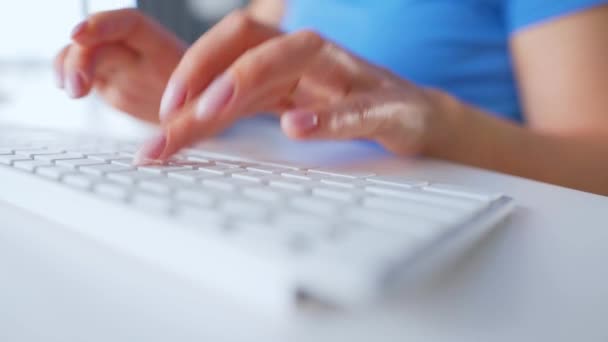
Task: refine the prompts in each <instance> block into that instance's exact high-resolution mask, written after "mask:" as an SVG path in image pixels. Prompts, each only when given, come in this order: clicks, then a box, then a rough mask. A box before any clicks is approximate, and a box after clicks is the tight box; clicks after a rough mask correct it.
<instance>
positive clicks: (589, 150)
mask: <svg viewBox="0 0 608 342" xmlns="http://www.w3.org/2000/svg"><path fill="white" fill-rule="evenodd" d="M438 96H439V98H440V100H439V102H440V103H441V105H440V106H442V111H441V112H443V114H439V115H442V116H443V117H442V118H441V120H435V121H434V122H436V123H434V124H433V125H434V127H432V129H433V131H434V136H433V139H431V143H429V146H428V150H427V154H428V155H430V156H434V157H438V158H442V159H447V160H451V161H455V162H459V163H463V164H468V165H472V166H477V167H482V168H486V169H491V170H496V171H500V172H504V173H509V174H513V175H517V176H521V177H526V178H531V179H536V180H539V181H544V182H548V183H553V184H558V185H562V186H566V187H571V188H577V189H580V190H584V191H589V192H595V193H601V194H608V137H607V136H602V135H601V134H596V135H594V136H592V135H591V134H589V135H588V136H583V135H582V134H572V135H571V136H566V135H559V136H558V135H551V134H543V133H539V132H537V131H535V130H533V129H531V128H527V127H522V126H518V125H515V124H513V123H511V122H507V121H504V120H501V119H498V118H496V117H493V116H491V115H489V114H488V113H484V112H483V111H481V110H479V109H476V108H473V107H470V106H467V105H464V104H462V103H460V102H458V101H456V100H454V99H452V98H451V97H448V96H445V95H438Z"/></svg>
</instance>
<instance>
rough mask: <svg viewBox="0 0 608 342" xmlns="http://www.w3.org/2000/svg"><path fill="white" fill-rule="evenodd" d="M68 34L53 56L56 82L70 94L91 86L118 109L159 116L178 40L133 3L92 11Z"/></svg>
mask: <svg viewBox="0 0 608 342" xmlns="http://www.w3.org/2000/svg"><path fill="white" fill-rule="evenodd" d="M72 40H73V42H72V43H71V44H70V45H68V46H66V47H65V48H64V49H63V50H62V51H61V52H60V53H59V54H58V55H57V57H56V59H55V63H54V69H55V73H56V75H57V76H56V78H57V85H58V86H59V87H60V88H63V89H65V90H66V92H67V93H68V95H69V96H71V97H73V98H81V97H84V96H86V95H87V94H89V93H90V91H91V90H92V89H95V90H96V91H97V92H98V93H99V94H100V95H101V96H102V97H103V98H104V100H105V101H106V102H107V103H109V104H110V105H112V106H113V107H115V108H117V109H118V110H121V111H123V112H126V113H129V114H131V115H133V116H135V117H137V118H140V119H143V120H146V121H149V122H158V109H159V106H160V99H161V96H162V94H163V92H164V90H165V86H166V85H167V81H168V79H169V77H170V76H171V73H172V72H173V70H174V69H175V67H176V66H177V64H178V63H179V61H180V60H181V58H182V56H183V55H184V53H185V51H186V44H185V43H184V42H183V41H181V40H180V39H179V38H177V37H176V36H175V35H173V34H172V33H170V32H169V31H167V30H166V29H164V28H163V27H162V26H161V25H160V24H158V23H156V22H155V21H153V20H152V19H150V18H148V17H146V16H145V15H143V14H142V13H141V12H139V11H137V10H135V9H123V10H116V11H108V12H101V13H97V14H94V15H92V16H91V17H89V18H88V19H87V20H86V21H84V22H82V23H81V24H79V25H78V26H76V27H75V28H74V31H73V32H72Z"/></svg>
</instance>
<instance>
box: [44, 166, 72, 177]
mask: <svg viewBox="0 0 608 342" xmlns="http://www.w3.org/2000/svg"><path fill="white" fill-rule="evenodd" d="M75 173H76V171H75V170H74V169H70V168H67V167H61V166H51V167H39V168H37V169H36V174H38V175H40V176H42V177H45V178H48V179H52V180H60V179H61V178H62V177H63V176H65V175H68V174H75Z"/></svg>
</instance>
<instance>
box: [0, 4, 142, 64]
mask: <svg viewBox="0 0 608 342" xmlns="http://www.w3.org/2000/svg"><path fill="white" fill-rule="evenodd" d="M2 2H3V3H4V4H2V5H1V6H0V60H5V61H6V60H23V59H43V60H50V59H51V58H52V57H53V56H54V55H55V53H56V52H57V51H58V50H59V49H60V48H61V47H62V46H63V45H65V44H66V43H67V42H68V37H69V34H70V31H71V29H72V27H73V26H74V25H75V24H76V23H78V22H79V21H80V20H82V18H83V13H82V4H81V0H19V1H7V0H3V1H2ZM88 2H89V8H90V10H91V11H92V12H93V11H100V10H106V9H113V8H120V7H131V6H134V4H135V0H88Z"/></svg>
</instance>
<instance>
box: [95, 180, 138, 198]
mask: <svg viewBox="0 0 608 342" xmlns="http://www.w3.org/2000/svg"><path fill="white" fill-rule="evenodd" d="M93 191H94V192H95V193H97V194H99V195H101V196H103V197H107V198H111V199H116V200H121V201H122V200H126V199H127V198H128V197H129V195H130V193H131V189H130V188H127V187H125V186H124V185H121V184H115V183H99V184H95V185H94V186H93Z"/></svg>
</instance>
